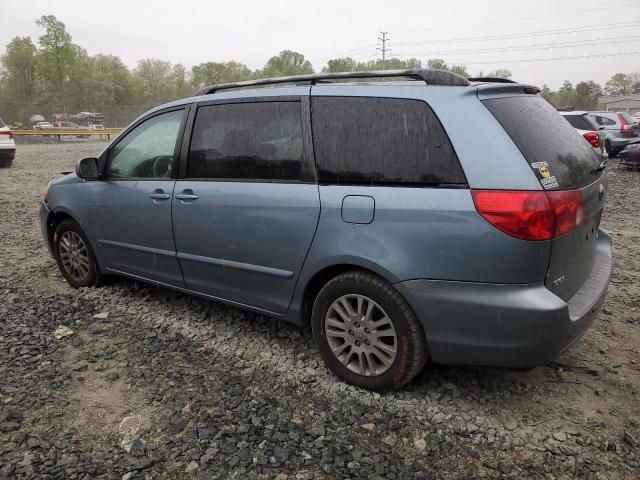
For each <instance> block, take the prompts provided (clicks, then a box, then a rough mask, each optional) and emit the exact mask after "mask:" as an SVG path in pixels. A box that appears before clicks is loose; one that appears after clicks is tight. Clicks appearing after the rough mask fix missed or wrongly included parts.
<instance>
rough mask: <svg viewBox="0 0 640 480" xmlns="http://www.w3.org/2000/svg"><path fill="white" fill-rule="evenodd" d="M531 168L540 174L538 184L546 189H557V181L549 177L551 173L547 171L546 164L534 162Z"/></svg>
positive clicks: (547, 165) (547, 166)
mask: <svg viewBox="0 0 640 480" xmlns="http://www.w3.org/2000/svg"><path fill="white" fill-rule="evenodd" d="M531 167H532V168H535V169H536V170H538V173H539V174H540V177H542V178H540V184H541V185H542V186H543V187H544V188H546V189H549V188H557V187H558V186H559V185H558V180H556V177H555V176H553V175H551V171H550V170H549V164H548V163H547V162H534V163H532V164H531Z"/></svg>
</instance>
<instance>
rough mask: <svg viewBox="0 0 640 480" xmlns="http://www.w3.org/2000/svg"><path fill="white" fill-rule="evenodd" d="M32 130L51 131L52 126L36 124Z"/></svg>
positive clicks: (47, 123) (45, 123)
mask: <svg viewBox="0 0 640 480" xmlns="http://www.w3.org/2000/svg"><path fill="white" fill-rule="evenodd" d="M33 129H34V130H53V129H54V128H53V125H51V124H50V123H49V122H38V123H36V124H35V125H34V126H33Z"/></svg>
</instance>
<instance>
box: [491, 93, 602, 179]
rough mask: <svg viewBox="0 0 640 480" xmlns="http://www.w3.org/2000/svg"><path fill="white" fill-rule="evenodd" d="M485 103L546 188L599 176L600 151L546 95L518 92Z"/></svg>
mask: <svg viewBox="0 0 640 480" xmlns="http://www.w3.org/2000/svg"><path fill="white" fill-rule="evenodd" d="M482 103H484V105H485V106H486V107H487V108H488V109H489V111H490V112H491V113H492V114H493V116H494V117H495V118H496V120H498V122H500V125H502V128H504V129H505V131H506V132H507V133H508V134H509V136H510V137H511V139H512V140H513V142H514V143H515V144H516V146H517V147H518V148H519V149H520V151H521V152H522V154H523V155H524V157H525V158H526V159H527V161H528V162H529V165H531V168H532V169H533V171H534V172H535V174H536V176H537V177H538V180H540V183H541V184H542V186H543V187H544V188H545V189H548V190H565V189H570V188H581V187H584V186H585V185H588V184H590V183H592V182H593V181H594V180H595V179H596V175H598V174H597V173H594V169H595V168H596V167H597V166H598V165H599V163H600V162H599V160H600V159H599V157H598V155H597V154H596V153H595V152H594V150H593V148H592V147H591V145H590V144H589V143H588V142H587V141H586V140H585V139H584V138H583V137H582V135H580V134H579V133H578V132H576V131H575V130H574V128H573V127H572V126H571V124H569V122H567V121H566V120H565V119H564V118H562V116H561V115H560V114H559V113H558V112H557V111H556V110H555V109H554V108H553V107H552V106H551V105H550V104H549V103H548V102H547V101H546V100H545V99H544V98H542V97H540V96H537V95H535V96H534V95H518V96H515V97H505V98H492V99H489V100H484V101H483V102H482Z"/></svg>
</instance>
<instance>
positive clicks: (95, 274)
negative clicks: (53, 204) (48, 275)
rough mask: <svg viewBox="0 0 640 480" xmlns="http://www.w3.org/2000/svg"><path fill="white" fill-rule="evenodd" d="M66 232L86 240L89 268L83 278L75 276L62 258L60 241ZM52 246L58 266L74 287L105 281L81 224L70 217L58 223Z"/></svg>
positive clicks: (98, 283)
mask: <svg viewBox="0 0 640 480" xmlns="http://www.w3.org/2000/svg"><path fill="white" fill-rule="evenodd" d="M65 232H73V233H75V234H76V235H78V236H79V237H80V238H81V239H82V241H83V242H84V245H85V246H86V252H87V255H86V256H87V258H88V269H87V270H88V271H87V273H86V275H85V276H84V277H83V278H81V279H78V278H74V277H73V276H72V275H71V274H70V273H69V272H68V271H67V269H66V268H65V266H64V265H63V262H62V260H61V245H60V243H61V239H62V236H63V235H64V234H65ZM52 247H53V255H54V258H55V259H56V263H57V264H58V268H59V269H60V272H61V273H62V276H63V277H64V278H65V280H66V281H67V282H68V283H69V285H71V286H72V287H74V288H81V287H91V286H100V285H101V284H102V283H103V279H104V277H103V275H102V274H101V273H100V268H99V267H98V262H97V261H96V256H95V254H94V252H93V248H92V247H91V244H90V243H89V239H88V238H87V236H86V235H85V233H84V232H83V231H82V228H80V225H78V224H77V223H76V222H75V221H74V220H71V219H69V218H68V219H66V220H63V221H62V222H60V223H59V224H58V226H57V227H56V229H55V232H54V234H53V240H52Z"/></svg>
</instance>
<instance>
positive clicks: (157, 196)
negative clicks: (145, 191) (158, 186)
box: [149, 192, 171, 200]
mask: <svg viewBox="0 0 640 480" xmlns="http://www.w3.org/2000/svg"><path fill="white" fill-rule="evenodd" d="M149 198H153V199H154V200H168V199H169V198H171V195H169V194H168V193H159V192H155V193H152V194H151V195H149Z"/></svg>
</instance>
